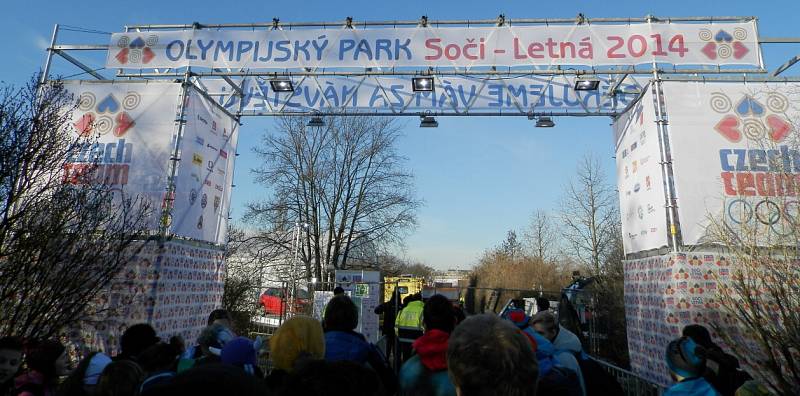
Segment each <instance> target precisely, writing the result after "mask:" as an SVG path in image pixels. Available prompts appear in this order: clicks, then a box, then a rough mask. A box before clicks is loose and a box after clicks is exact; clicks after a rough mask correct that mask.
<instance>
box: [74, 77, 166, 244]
mask: <svg viewBox="0 0 800 396" xmlns="http://www.w3.org/2000/svg"><path fill="white" fill-rule="evenodd" d="M65 87H66V89H67V90H68V91H69V92H70V93H72V94H73V95H74V96H75V98H76V99H77V100H78V105H77V107H76V108H75V109H74V110H73V112H72V117H73V119H72V123H71V125H70V126H69V128H70V130H71V131H72V132H73V133H74V134H75V135H74V136H75V137H76V138H77V137H86V138H88V139H89V140H90V142H88V143H85V144H82V145H79V146H76V147H74V149H73V150H72V151H71V153H70V154H69V158H68V160H67V163H66V164H65V166H64V180H65V181H66V182H70V183H78V182H82V180H83V181H85V179H82V178H81V177H80V176H81V174H85V173H86V172H87V171H92V172H94V173H93V175H94V176H95V177H93V178H92V180H91V181H90V182H92V183H98V184H106V185H110V186H112V187H113V188H117V189H119V190H120V191H123V192H124V193H125V194H126V195H127V196H129V197H135V196H137V195H138V196H140V197H141V198H142V199H145V200H148V201H149V202H150V207H151V208H153V209H154V210H155V211H154V214H153V216H152V218H151V219H150V223H149V225H148V227H149V228H150V229H151V230H157V229H158V219H159V218H160V210H159V208H160V207H161V204H162V200H163V198H164V194H165V193H166V187H167V174H168V173H167V169H168V167H169V159H170V153H171V151H172V138H173V132H174V129H175V114H174V113H173V112H172V109H175V107H176V105H177V103H176V102H177V100H178V99H177V98H178V94H179V92H180V84H175V83H164V82H148V83H125V82H115V83H114V84H109V83H100V82H85V81H83V82H81V81H67V82H65ZM164 109H167V111H164ZM95 137H96V140H94V139H95ZM95 166H96V168H95Z"/></svg>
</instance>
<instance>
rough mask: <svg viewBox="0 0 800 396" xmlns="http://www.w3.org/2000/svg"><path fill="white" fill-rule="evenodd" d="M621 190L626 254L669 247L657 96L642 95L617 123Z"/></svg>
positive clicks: (618, 176) (617, 154) (618, 167)
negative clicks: (656, 111)
mask: <svg viewBox="0 0 800 396" xmlns="http://www.w3.org/2000/svg"><path fill="white" fill-rule="evenodd" d="M613 129H614V137H615V139H616V142H617V150H616V162H617V190H618V191H619V207H620V214H621V215H622V236H623V246H624V248H625V253H635V252H640V251H643V250H650V249H656V248H660V247H662V246H667V244H668V231H667V212H666V210H667V209H666V199H665V195H664V177H663V173H662V169H661V150H660V145H659V136H658V125H657V124H656V115H655V105H654V103H653V95H652V93H651V91H650V89H649V88H648V89H647V91H646V92H645V93H644V95H643V96H642V98H641V99H640V100H639V101H638V102H636V104H635V105H633V106H632V107H631V108H630V109H629V110H628V111H627V112H625V113H624V114H622V115H621V116H619V117H618V118H617V119H616V121H615V122H614V124H613Z"/></svg>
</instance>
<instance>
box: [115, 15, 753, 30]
mask: <svg viewBox="0 0 800 396" xmlns="http://www.w3.org/2000/svg"><path fill="white" fill-rule="evenodd" d="M754 19H757V18H756V17H754V16H720V17H713V16H703V17H677V18H658V17H653V16H645V17H641V18H520V19H512V18H507V17H504V18H503V23H504V24H505V25H512V26H514V25H517V26H518V25H574V24H576V23H582V24H593V23H595V24H597V23H648V22H668V23H669V22H747V21H751V20H754ZM497 24H498V18H494V19H475V20H469V19H458V20H449V19H443V20H427V24H426V25H427V26H432V27H436V26H452V25H463V26H497ZM343 26H352V27H354V28H358V27H398V26H420V20H419V19H414V20H400V21H354V20H352V19H349V20H348V19H344V20H341V21H327V22H290V23H284V22H280V21H278V22H277V27H279V28H284V29H293V28H328V27H331V28H333V27H337V28H340V27H343ZM275 27H276V23H275V22H273V21H270V22H256V23H214V24H203V23H198V22H195V23H189V24H186V23H181V24H152V25H128V26H126V28H127V29H132V30H136V29H138V30H144V31H147V30H169V29H197V28H200V29H274V28H275Z"/></svg>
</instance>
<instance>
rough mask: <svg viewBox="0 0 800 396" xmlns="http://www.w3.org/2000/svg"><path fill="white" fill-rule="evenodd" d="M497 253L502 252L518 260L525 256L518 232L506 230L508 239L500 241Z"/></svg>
mask: <svg viewBox="0 0 800 396" xmlns="http://www.w3.org/2000/svg"><path fill="white" fill-rule="evenodd" d="M497 253H499V254H502V255H504V256H506V257H508V258H509V259H511V260H512V261H513V260H516V259H520V258H522V257H523V256H524V252H523V248H522V242H520V241H519V238H517V232H516V231H514V230H508V231H507V232H506V239H504V240H503V242H501V243H500V246H498V247H497Z"/></svg>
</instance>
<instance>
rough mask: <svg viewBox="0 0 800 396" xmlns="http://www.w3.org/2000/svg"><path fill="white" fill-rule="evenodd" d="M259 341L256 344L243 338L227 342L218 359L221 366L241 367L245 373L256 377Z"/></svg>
mask: <svg viewBox="0 0 800 396" xmlns="http://www.w3.org/2000/svg"><path fill="white" fill-rule="evenodd" d="M260 347H261V341H260V340H259V341H258V342H257V343H255V342H253V341H252V340H250V339H248V338H245V337H237V338H234V339H233V340H230V341H228V342H227V343H226V344H225V346H224V347H223V348H222V353H221V354H220V359H221V361H222V363H223V364H230V365H231V366H236V367H241V368H242V369H243V370H244V371H245V372H246V373H248V374H250V375H256V367H258V349H260Z"/></svg>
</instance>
